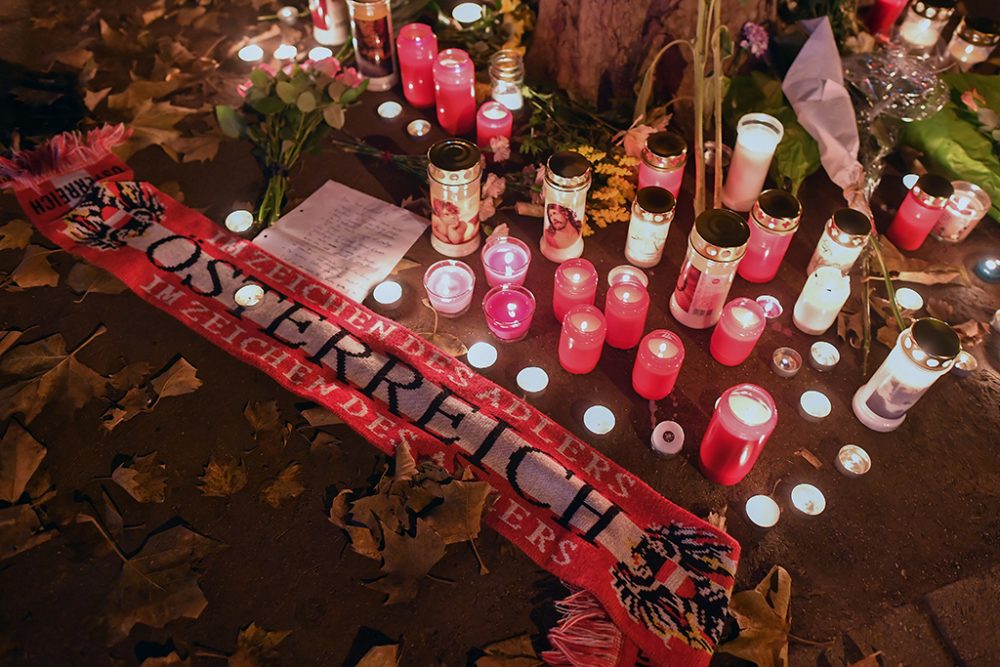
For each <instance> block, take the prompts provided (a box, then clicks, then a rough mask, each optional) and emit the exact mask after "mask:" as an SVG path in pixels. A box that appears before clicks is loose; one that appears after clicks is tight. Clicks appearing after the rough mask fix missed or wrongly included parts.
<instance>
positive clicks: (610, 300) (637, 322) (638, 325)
mask: <svg viewBox="0 0 1000 667" xmlns="http://www.w3.org/2000/svg"><path fill="white" fill-rule="evenodd" d="M648 312H649V292H648V291H646V288H645V286H643V284H642V283H640V282H639V281H637V280H621V281H619V282H616V283H615V284H614V285H612V286H611V289H609V290H608V293H607V295H606V296H605V298H604V317H605V319H606V320H607V324H608V335H607V340H606V342H607V344H608V345H610V346H611V347H616V348H618V349H619V350H627V349H629V348H632V347H635V346H636V345H638V344H639V339H640V338H642V331H643V329H645V328H646V314H647V313H648Z"/></svg>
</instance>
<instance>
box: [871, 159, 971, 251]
mask: <svg viewBox="0 0 1000 667" xmlns="http://www.w3.org/2000/svg"><path fill="white" fill-rule="evenodd" d="M954 192H955V188H954V187H953V186H952V184H951V181H949V180H948V179H947V178H944V177H943V176H938V175H937V174H924V175H923V176H921V177H920V178H918V179H917V182H916V184H915V185H914V186H913V187H912V188H910V191H909V192H907V193H906V198H905V199H903V203H902V204H900V205H899V210H898V211H896V217H895V218H893V219H892V224H890V225H889V228H888V229H887V230H886V232H885V235H886V237H887V238H888V239H889V240H890V241H892V243H893V245H895V246H896V247H897V248H899V249H901V250H916V249H917V248H919V247H920V246H921V245H923V243H924V241H925V240H926V239H927V236H928V234H930V233H931V230H932V229H934V225H936V224H937V223H938V220H940V219H941V215H942V213H944V206H945V204H947V203H948V199H949V198H950V197H951V196H952V194H954Z"/></svg>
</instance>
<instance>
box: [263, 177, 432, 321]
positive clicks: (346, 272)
mask: <svg viewBox="0 0 1000 667" xmlns="http://www.w3.org/2000/svg"><path fill="white" fill-rule="evenodd" d="M427 224H428V223H427V220H425V219H424V218H421V217H420V216H418V215H415V214H413V213H411V212H410V211H407V210H406V209H402V208H399V207H398V206H393V205H392V204H388V203H386V202H384V201H382V200H381V199H376V198H375V197H372V196H370V195H366V194H365V193H363V192H359V191H357V190H355V189H353V188H349V187H347V186H346V185H342V184H340V183H337V182H335V181H327V182H326V184H325V185H323V187H321V188H320V189H319V190H317V191H316V192H314V193H313V194H312V196H310V197H309V198H308V199H306V200H305V201H304V202H302V203H301V204H300V205H298V206H297V207H295V210H293V211H291V212H289V213H288V214H287V215H285V216H284V217H282V218H281V219H280V220H278V222H276V223H275V224H274V226H272V227H270V228H269V229H267V230H265V231H264V232H262V233H261V234H260V235H259V236H258V237H257V238H256V239H255V240H254V243H256V244H257V245H259V246H260V247H261V248H263V249H264V250H267V251H268V252H269V253H271V254H272V255H275V256H277V257H280V258H281V259H283V260H285V261H286V262H289V263H291V264H294V265H295V266H297V267H299V268H300V269H302V270H303V271H305V272H306V273H309V274H312V275H313V276H314V277H315V278H317V279H319V280H321V281H323V282H325V283H327V284H328V285H330V286H331V287H334V288H336V289H337V290H339V291H340V292H341V293H342V294H344V295H345V296H348V297H350V298H352V299H354V300H355V301H359V302H360V301H362V300H364V298H365V296H367V294H368V292H369V291H371V289H372V287H374V286H375V285H376V284H377V283H379V282H381V281H382V280H384V279H385V277H386V276H387V275H389V272H390V271H391V270H392V267H394V266H396V264H397V263H398V262H399V260H400V259H402V258H403V255H404V254H406V251H407V250H409V249H410V246H412V245H413V243H414V242H415V241H416V240H417V239H418V238H420V235H421V234H422V233H423V231H424V229H426V228H427Z"/></svg>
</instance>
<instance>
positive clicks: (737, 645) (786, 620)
mask: <svg viewBox="0 0 1000 667" xmlns="http://www.w3.org/2000/svg"><path fill="white" fill-rule="evenodd" d="M791 596H792V578H791V576H790V575H789V574H788V572H787V571H786V570H785V568H783V567H781V566H779V565H775V566H774V567H772V568H771V571H770V572H768V573H767V576H765V577H764V579H763V580H761V582H760V583H759V584H757V587H756V588H754V589H753V590H749V591H742V592H740V593H737V594H735V595H734V596H733V597H732V599H731V600H730V602H729V611H730V612H731V613H732V615H733V616H734V617H735V618H736V621H737V623H738V624H739V627H740V634H739V636H737V637H736V638H735V639H733V640H731V641H728V642H725V643H723V644H720V645H719V647H718V649H717V650H718V651H719V652H721V653H729V654H731V655H735V656H737V657H739V658H743V659H744V660H748V661H750V662H752V663H755V664H756V665H758V666H759V667H787V665H788V632H789V631H790V630H791V613H790V610H789V608H790V605H791Z"/></svg>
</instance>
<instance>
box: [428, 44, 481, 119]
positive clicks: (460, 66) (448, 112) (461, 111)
mask: <svg viewBox="0 0 1000 667" xmlns="http://www.w3.org/2000/svg"><path fill="white" fill-rule="evenodd" d="M434 100H435V105H436V107H437V119H438V124H439V125H441V128H442V129H443V130H444V131H445V132H447V133H448V134H451V135H459V134H465V133H467V132H471V131H472V127H473V126H474V125H475V124H476V66H475V65H474V64H473V62H472V58H470V57H469V54H468V53H466V52H465V51H463V50H462V49H445V50H444V51H442V52H441V53H439V54H438V55H437V59H436V60H435V61H434Z"/></svg>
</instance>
